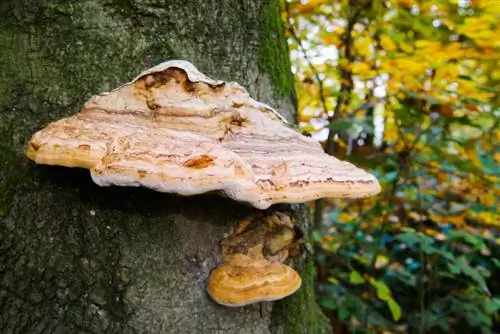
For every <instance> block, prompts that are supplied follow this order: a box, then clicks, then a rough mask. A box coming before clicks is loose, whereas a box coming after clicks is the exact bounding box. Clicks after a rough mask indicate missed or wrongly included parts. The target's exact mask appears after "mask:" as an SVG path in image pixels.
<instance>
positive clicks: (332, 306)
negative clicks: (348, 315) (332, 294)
mask: <svg viewBox="0 0 500 334" xmlns="http://www.w3.org/2000/svg"><path fill="white" fill-rule="evenodd" d="M319 303H320V304H321V306H323V307H324V308H326V309H329V310H336V309H337V308H338V305H337V302H335V301H334V300H332V299H322V300H320V301H319Z"/></svg>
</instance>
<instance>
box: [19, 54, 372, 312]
mask: <svg viewBox="0 0 500 334" xmlns="http://www.w3.org/2000/svg"><path fill="white" fill-rule="evenodd" d="M27 156H28V157H29V158H30V159H32V160H34V161H35V162H36V163H39V164H48V165H62V166H68V167H82V168H87V169H89V170H90V175H91V177H92V180H93V181H94V182H95V183H97V184H98V185H100V186H110V185H117V186H144V187H147V188H151V189H154V190H157V191H160V192H172V193H177V194H180V195H196V194H201V193H205V192H210V191H219V192H221V193H222V194H224V195H225V196H227V197H230V198H232V199H234V200H237V201H242V202H246V203H249V204H251V205H253V206H254V207H256V208H258V209H267V208H268V207H269V206H271V205H272V204H275V203H303V202H307V201H311V200H315V199H318V198H322V197H365V196H370V195H374V194H377V193H378V192H379V191H380V185H379V183H378V181H377V180H376V178H375V177H374V176H372V175H371V174H369V173H367V172H365V171H363V170H361V169H359V168H357V167H356V166H354V165H353V164H351V163H348V162H343V161H340V160H338V159H336V158H334V157H332V156H330V155H327V154H325V153H324V152H323V150H322V148H321V145H320V144H319V143H317V142H316V141H314V140H313V139H312V138H308V137H305V136H303V135H301V134H300V133H299V132H297V131H296V130H294V129H293V128H292V127H290V126H289V124H287V122H286V120H285V119H284V118H283V117H282V116H281V115H280V114H279V113H278V112H276V111H275V110H274V109H272V108H271V107H269V106H267V105H265V104H263V103H260V102H257V101H255V100H253V99H252V98H251V97H250V95H249V94H248V92H247V91H246V90H245V89H244V88H243V87H242V86H240V85H239V84H237V83H235V82H223V81H216V80H212V79H210V78H208V77H207V76H205V75H204V74H202V73H200V72H199V71H198V70H197V69H196V68H195V67H194V66H193V65H192V64H191V63H189V62H187V61H182V60H174V61H167V62H164V63H162V64H160V65H158V66H155V67H153V68H151V69H149V70H147V71H145V72H143V73H141V74H139V76H137V77H136V78H135V79H134V80H132V81H131V82H129V83H127V84H125V85H123V86H121V87H118V88H116V89H115V90H113V91H111V92H108V93H102V94H99V95H96V96H93V97H92V98H91V99H90V100H89V101H88V102H87V103H85V105H84V107H83V109H82V110H81V111H80V112H79V113H77V114H75V115H73V116H70V117H67V118H63V119H61V120H59V121H56V122H53V123H51V124H49V125H48V126H47V127H46V128H44V129H42V130H40V131H39V132H37V133H36V134H34V135H33V137H32V138H31V140H30V141H29V143H28V149H27ZM300 238H301V233H300V231H299V230H298V229H297V228H296V227H295V226H294V224H293V223H292V221H291V218H290V217H289V216H288V215H286V214H283V213H278V212H274V213H273V214H270V215H269V214H267V213H261V214H260V215H259V214H256V215H255V216H254V217H253V218H251V219H248V220H245V221H243V222H242V223H240V225H239V226H238V227H237V228H236V229H235V230H234V231H233V233H232V234H231V235H229V236H228V237H227V238H225V239H224V240H223V241H222V250H223V254H224V263H223V264H222V265H221V266H219V267H218V268H216V269H215V270H214V271H212V273H211V274H210V278H209V281H208V289H207V290H208V292H209V294H210V296H211V297H212V298H213V299H214V300H215V301H216V302H218V303H220V304H223V305H228V306H242V305H247V304H252V303H255V302H259V301H266V300H267V301H269V300H277V299H281V298H284V297H286V296H288V295H290V294H292V293H293V292H295V291H296V290H297V289H298V288H299V287H300V284H301V279H300V276H299V275H298V274H297V272H295V271H294V270H293V269H292V268H291V267H289V266H287V265H285V264H283V262H284V261H285V260H286V259H287V258H288V257H289V256H293V255H294V254H295V255H296V253H299V252H300V251H299V250H298V249H300V247H299V244H300V242H299V239H300Z"/></svg>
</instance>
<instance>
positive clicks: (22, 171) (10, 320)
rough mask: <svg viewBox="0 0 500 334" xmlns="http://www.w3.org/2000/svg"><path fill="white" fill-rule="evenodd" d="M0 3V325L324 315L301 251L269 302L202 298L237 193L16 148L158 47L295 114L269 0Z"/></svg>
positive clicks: (309, 325)
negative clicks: (134, 181)
mask: <svg viewBox="0 0 500 334" xmlns="http://www.w3.org/2000/svg"><path fill="white" fill-rule="evenodd" d="M0 17H1V18H2V20H0V46H1V52H0V332H1V333H270V332H271V333H320V332H324V331H326V330H327V326H326V325H325V322H324V320H323V317H322V315H321V313H320V312H319V310H318V307H317V305H316V303H315V301H314V277H313V275H314V268H313V266H312V262H311V261H310V260H307V259H304V258H302V259H301V260H299V261H297V266H298V267H299V269H301V275H302V279H303V287H302V288H301V290H300V291H299V292H298V293H296V294H295V295H293V296H292V297H289V298H287V299H285V300H283V301H281V302H277V303H264V304H261V305H253V306H248V307H243V308H235V309H230V308H226V307H222V306H219V305H217V304H215V303H213V302H212V301H211V300H210V299H209V298H208V296H207V294H206V292H205V286H206V279H207V277H208V274H209V272H210V270H211V269H213V268H214V267H215V266H216V265H217V264H218V263H219V261H220V249H219V241H220V239H221V237H222V235H223V233H225V232H227V231H229V229H230V228H231V227H232V226H234V224H235V223H236V222H237V221H239V220H240V219H242V218H243V217H244V216H246V215H247V214H249V213H250V212H251V210H252V209H250V208H249V207H246V206H244V205H241V204H238V203H235V202H233V201H230V200H228V199H223V198H220V197H218V196H208V195H207V196H196V197H192V198H184V197H177V196H173V195H168V194H160V193H155V192H152V191H148V190H145V189H135V188H134V189H125V188H118V187H114V188H100V187H98V186H96V185H94V184H93V183H92V181H91V179H90V177H89V175H88V171H86V170H80V169H70V168H59V167H50V166H35V165H34V164H33V163H31V162H29V161H28V160H27V158H26V157H25V155H24V150H25V144H26V141H27V140H28V139H29V138H30V136H31V134H32V133H34V132H35V131H36V130H38V129H40V128H42V127H43V126H45V125H46V124H48V123H49V122H51V121H54V120H56V119H59V118H61V117H63V116H67V115H70V114H73V113H75V112H77V111H78V110H79V109H80V108H81V106H82V105H83V103H84V101H86V100H87V99H88V98H89V97H90V96H91V95H93V94H95V93H98V92H102V91H107V90H109V89H111V88H113V87H116V86H118V85H120V84H122V83H124V82H126V81H128V80H130V79H131V78H133V77H134V76H135V75H136V74H137V73H139V72H140V71H141V70H143V69H145V68H148V67H151V66H152V65H155V64H157V63H159V62H161V61H163V60H166V59H186V60H189V61H191V62H192V63H194V64H195V65H196V66H197V67H198V68H199V69H200V70H201V71H202V72H204V73H206V74H207V75H209V76H212V77H213V78H215V79H223V80H234V81H238V82H240V83H241V84H242V85H244V86H245V87H247V88H248V89H249V91H250V92H251V94H252V96H253V97H254V98H256V99H257V100H261V101H263V102H266V103H268V104H270V105H272V106H274V107H276V108H277V109H278V110H279V111H281V112H282V113H284V114H286V115H287V116H288V117H289V118H292V117H293V115H292V113H293V111H294V101H293V89H292V77H291V74H290V65H289V62H288V58H287V57H288V56H287V53H286V41H285V39H284V37H283V31H282V26H281V21H280V16H279V8H278V0H270V1H264V0H261V1H259V0H238V1H236V0H224V1H222V0H80V1H67V0H64V1H63V0H38V1H35V0H2V1H1V2H0ZM295 212H296V214H297V216H298V218H299V221H300V223H301V227H302V228H304V229H307V228H308V223H307V222H308V220H307V217H306V216H305V213H304V209H303V208H301V207H300V206H297V207H295Z"/></svg>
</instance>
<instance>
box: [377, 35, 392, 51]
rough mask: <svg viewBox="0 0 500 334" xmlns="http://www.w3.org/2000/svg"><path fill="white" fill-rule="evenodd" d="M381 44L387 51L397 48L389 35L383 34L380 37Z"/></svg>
mask: <svg viewBox="0 0 500 334" xmlns="http://www.w3.org/2000/svg"><path fill="white" fill-rule="evenodd" d="M380 45H381V46H382V48H383V49H384V50H386V51H394V50H396V44H394V42H393V41H392V39H390V38H389V37H387V36H385V35H382V36H381V37H380Z"/></svg>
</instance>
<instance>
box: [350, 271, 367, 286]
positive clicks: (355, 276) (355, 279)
mask: <svg viewBox="0 0 500 334" xmlns="http://www.w3.org/2000/svg"><path fill="white" fill-rule="evenodd" d="M349 282H350V283H351V284H363V283H364V282H365V280H364V278H363V277H362V276H361V275H360V274H359V273H358V272H357V271H356V270H353V271H351V273H350V274H349Z"/></svg>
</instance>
